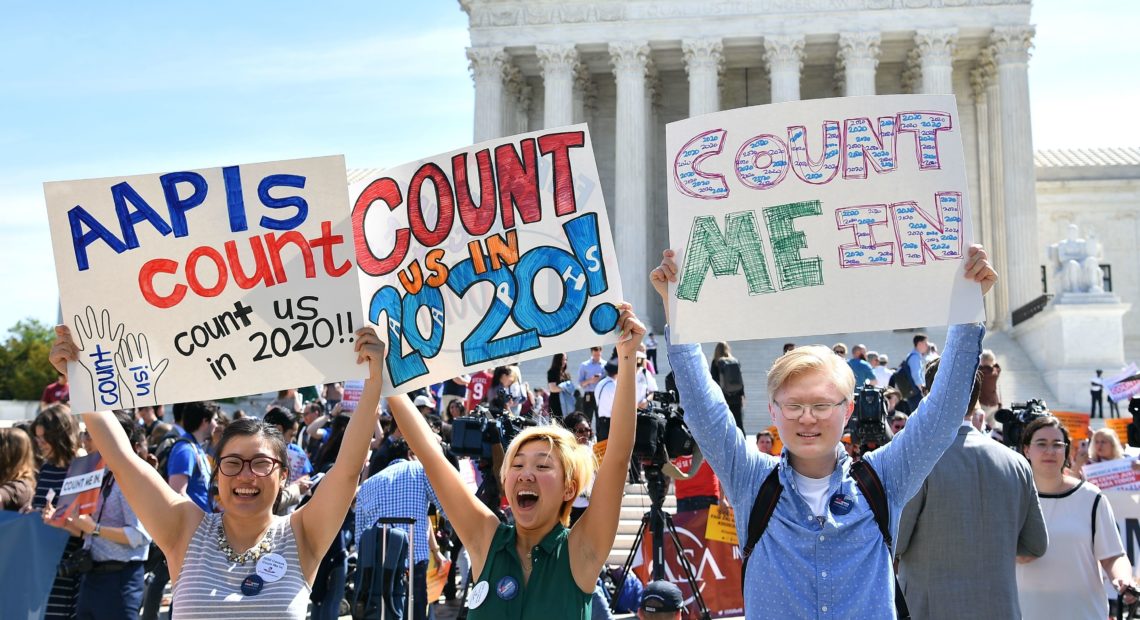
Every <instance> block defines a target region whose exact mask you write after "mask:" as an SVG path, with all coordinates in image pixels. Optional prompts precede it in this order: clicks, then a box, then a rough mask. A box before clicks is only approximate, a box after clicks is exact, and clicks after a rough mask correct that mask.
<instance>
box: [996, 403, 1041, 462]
mask: <svg viewBox="0 0 1140 620" xmlns="http://www.w3.org/2000/svg"><path fill="white" fill-rule="evenodd" d="M1047 415H1049V406H1048V405H1046V404H1045V401H1043V400H1039V399H1033V400H1027V401H1025V402H1024V403H1012V404H1010V406H1009V409H998V411H997V413H995V414H994V419H995V420H997V421H998V422H1001V441H1002V443H1004V444H1005V445H1007V446H1009V447H1010V448H1013V449H1014V450H1020V449H1021V434H1022V433H1023V432H1025V427H1026V426H1029V424H1030V423H1031V422H1033V421H1034V420H1036V419H1037V418H1043V417H1045V416H1047Z"/></svg>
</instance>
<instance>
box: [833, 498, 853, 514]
mask: <svg viewBox="0 0 1140 620" xmlns="http://www.w3.org/2000/svg"><path fill="white" fill-rule="evenodd" d="M830 505H831V512H832V513H833V514H837V515H845V514H847V513H849V512H851V508H853V507H854V505H855V504H854V502H852V501H851V498H850V497H847V496H846V495H844V494H842V493H836V494H835V495H832V496H831V504H830Z"/></svg>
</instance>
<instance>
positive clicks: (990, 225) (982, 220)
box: [970, 60, 1001, 329]
mask: <svg viewBox="0 0 1140 620" xmlns="http://www.w3.org/2000/svg"><path fill="white" fill-rule="evenodd" d="M980 63H981V61H980V60H979V65H980ZM970 90H971V93H972V94H973V96H974V118H975V119H976V120H975V124H974V129H975V133H976V134H977V140H975V144H977V147H978V148H977V157H976V158H975V160H974V163H975V164H976V165H977V168H978V199H977V201H976V203H975V205H974V212H975V217H974V221H975V222H976V224H977V226H976V228H975V229H974V230H975V234H976V237H975V238H976V239H977V240H978V242H979V243H981V244H982V245H983V246H985V248H986V250H987V251H988V252H989V253H990V260H991V262H993V263H994V265H995V268H996V265H997V261H996V259H995V257H994V254H993V253H994V249H995V244H994V208H993V203H992V201H991V200H990V148H989V147H990V132H989V124H988V123H987V119H988V118H989V105H988V102H987V101H986V72H985V70H984V69H983V68H982V67H981V66H978V67H976V68H974V69H973V70H972V71H970ZM998 273H1001V272H1000V271H999V272H998ZM995 297H996V295H986V296H985V297H984V298H983V299H982V302H983V303H984V304H985V307H986V317H987V318H988V319H989V321H988V325H989V326H990V329H993V328H994V327H995V319H996V318H997V314H996V307H995V303H994V298H995Z"/></svg>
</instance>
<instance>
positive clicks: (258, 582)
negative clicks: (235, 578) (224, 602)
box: [241, 575, 265, 596]
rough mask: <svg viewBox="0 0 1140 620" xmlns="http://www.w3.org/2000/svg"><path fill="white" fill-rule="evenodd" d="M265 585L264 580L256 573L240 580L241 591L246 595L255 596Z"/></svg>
mask: <svg viewBox="0 0 1140 620" xmlns="http://www.w3.org/2000/svg"><path fill="white" fill-rule="evenodd" d="M264 587H265V580H264V579H262V578H261V577H258V576H257V575H250V576H249V577H246V578H245V579H243V580H242V582H241V593H242V594H244V595H246V596H257V595H258V594H261V589H262V588H264Z"/></svg>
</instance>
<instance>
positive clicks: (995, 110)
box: [978, 47, 1011, 329]
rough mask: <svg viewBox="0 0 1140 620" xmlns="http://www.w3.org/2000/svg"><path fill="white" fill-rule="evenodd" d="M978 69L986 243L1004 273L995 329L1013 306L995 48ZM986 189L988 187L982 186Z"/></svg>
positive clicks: (1002, 325) (997, 298) (997, 297)
mask: <svg viewBox="0 0 1140 620" xmlns="http://www.w3.org/2000/svg"><path fill="white" fill-rule="evenodd" d="M978 69H979V70H980V71H981V77H982V78H983V79H984V81H985V93H984V96H985V102H986V115H985V116H984V117H982V116H980V115H979V117H978V124H979V126H981V125H982V124H985V127H986V138H987V140H986V142H984V143H983V142H980V141H979V144H982V145H984V146H985V156H986V160H987V164H988V168H987V169H986V170H982V173H983V178H985V179H986V180H987V184H988V193H987V196H988V201H989V206H990V208H989V214H990V223H991V224H992V229H991V234H992V236H993V240H992V242H991V243H992V244H993V245H992V246H990V247H987V248H986V249H987V250H988V251H989V254H990V259H991V260H992V261H993V264H994V268H995V269H997V271H998V273H999V274H1001V275H1002V277H1001V278H1000V279H999V280H998V285H997V287H996V288H995V289H994V294H993V298H994V313H993V326H994V329H1003V328H1005V327H1006V326H1008V325H1009V319H1010V312H1011V308H1010V306H1009V279H1008V276H1007V274H1009V273H1010V271H1009V262H1008V261H1007V260H1006V247H1005V188H1004V187H1003V185H1002V176H1003V175H1002V143H1001V110H1002V107H1001V91H1000V90H999V89H998V82H997V65H996V64H994V56H993V50H992V48H988V47H987V48H985V49H983V50H982V51H981V53H980V54H979V55H978ZM983 191H986V190H985V189H983Z"/></svg>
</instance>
